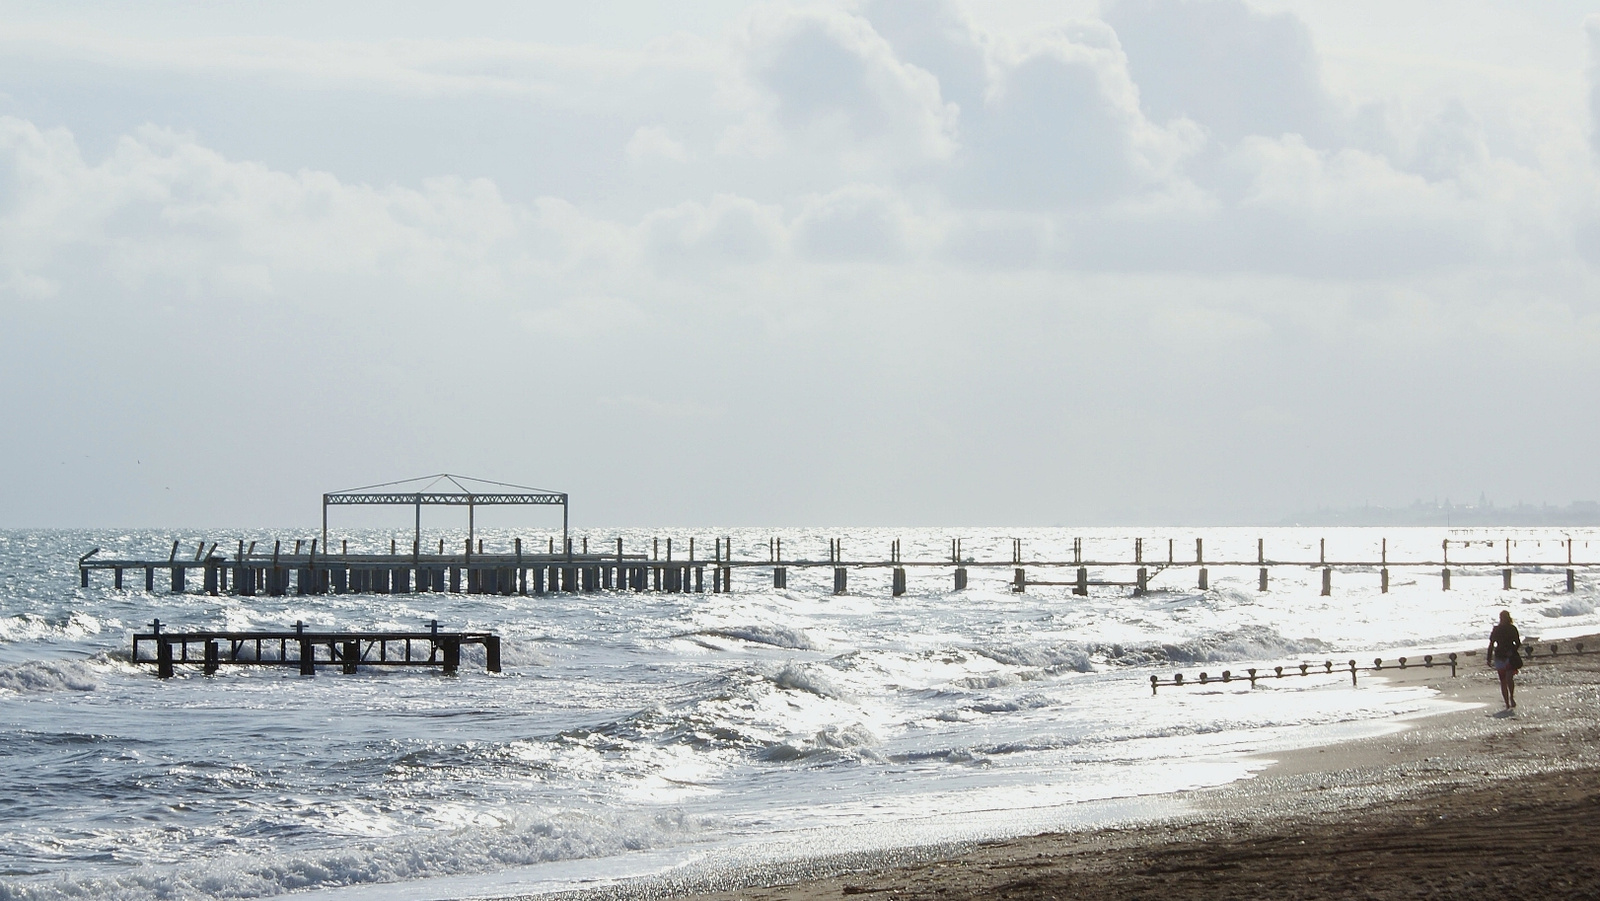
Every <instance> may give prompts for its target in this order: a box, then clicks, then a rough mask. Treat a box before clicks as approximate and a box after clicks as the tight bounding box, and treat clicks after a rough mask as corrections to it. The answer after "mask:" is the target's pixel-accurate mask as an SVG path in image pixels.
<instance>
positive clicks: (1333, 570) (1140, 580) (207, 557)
mask: <svg viewBox="0 0 1600 901" xmlns="http://www.w3.org/2000/svg"><path fill="white" fill-rule="evenodd" d="M564 543H565V547H558V546H557V545H556V539H555V538H554V537H550V538H548V539H547V540H546V542H545V543H544V546H542V547H539V548H537V550H535V549H533V548H532V547H530V546H529V545H528V544H525V543H524V541H523V539H521V538H516V539H513V540H512V541H511V544H510V547H502V548H498V549H486V548H485V542H484V540H483V539H481V538H480V539H476V540H474V539H470V538H469V539H467V540H466V541H465V542H463V543H462V544H461V545H460V546H458V547H448V546H446V544H445V542H444V540H443V539H440V540H439V541H438V542H436V543H435V544H434V545H432V546H423V545H422V544H421V543H420V542H419V541H415V540H414V541H413V542H412V544H411V546H410V547H404V548H402V547H400V546H399V544H398V541H397V540H391V542H390V547H389V549H388V552H387V553H385V552H371V551H367V552H357V553H352V552H350V550H349V547H348V545H347V543H345V542H341V544H340V546H339V547H338V548H337V549H335V550H333V551H331V552H329V551H328V550H327V549H325V548H324V547H322V546H321V544H320V539H317V538H311V539H294V540H292V541H290V542H285V541H281V540H279V541H274V542H273V543H272V546H271V547H270V548H268V547H265V546H262V545H261V543H260V542H249V543H246V542H244V541H238V542H236V544H235V546H234V547H233V548H229V549H228V550H227V551H223V550H221V546H220V545H219V544H218V543H216V542H211V543H209V544H208V543H207V542H204V541H202V542H200V543H199V544H198V545H197V546H196V547H195V549H194V551H193V553H192V554H191V553H187V552H184V553H180V544H179V542H176V541H174V542H173V543H172V546H171V549H170V551H169V553H168V554H167V556H166V557H165V558H155V559H149V558H125V559H124V558H106V557H101V556H99V548H95V549H93V550H91V551H89V552H88V553H86V554H84V555H83V556H81V557H79V558H78V573H79V584H80V585H81V586H82V587H84V588H87V587H89V586H90V584H91V574H92V573H96V572H102V573H106V572H108V573H109V574H110V575H111V581H112V587H113V588H127V587H133V586H129V585H128V584H127V579H128V576H129V574H130V573H131V574H135V577H142V580H143V588H144V590H145V591H147V592H156V591H157V590H159V589H166V590H168V591H170V592H171V593H174V594H182V593H186V592H190V591H198V592H203V593H205V594H211V595H217V594H232V595H242V596H247V597H248V596H253V595H268V596H283V595H289V594H293V595H317V594H412V593H421V592H451V593H465V594H498V595H545V594H553V593H578V592H596V591H636V592H642V591H650V592H663V593H680V592H692V593H702V592H706V591H708V590H709V591H711V592H713V593H722V592H729V591H733V590H735V587H736V585H738V586H740V587H745V588H747V589H754V588H765V587H768V586H770V587H773V588H777V589H786V588H788V587H789V585H788V583H789V578H788V577H789V572H790V571H791V570H797V569H798V570H807V569H813V570H814V569H825V570H832V580H831V586H832V593H833V594H846V593H848V592H849V590H850V575H851V573H852V572H859V571H862V570H880V571H881V570H889V576H890V578H889V583H890V588H889V591H890V593H891V594H892V595H893V596H896V597H898V596H900V595H902V594H905V593H906V591H907V586H908V584H909V583H908V578H907V573H908V571H923V572H926V571H929V570H943V571H945V573H947V576H946V578H947V579H948V580H949V581H948V582H947V583H946V584H948V585H950V587H951V588H952V589H954V590H957V591H960V590H963V589H966V588H967V587H968V585H969V579H970V577H971V574H972V572H973V571H980V572H985V573H987V574H988V575H989V577H990V578H991V579H995V580H997V581H998V580H1003V582H1004V583H1005V584H1007V585H1008V586H1009V588H1010V590H1011V591H1013V592H1025V591H1029V590H1031V589H1035V588H1040V587H1064V588H1068V589H1070V591H1071V593H1072V594H1074V595H1079V596H1085V595H1088V594H1089V592H1090V590H1091V589H1095V588H1116V589H1131V590H1132V592H1133V593H1134V594H1135V595H1142V594H1145V593H1146V592H1149V591H1151V590H1153V589H1152V588H1151V583H1152V581H1153V580H1154V579H1156V578H1157V577H1158V576H1160V575H1162V574H1164V573H1165V574H1167V575H1168V577H1169V579H1168V585H1169V586H1170V584H1171V579H1170V577H1171V575H1173V574H1177V573H1182V574H1184V578H1183V582H1182V583H1180V584H1184V585H1193V586H1194V587H1195V588H1198V589H1200V590H1205V589H1207V588H1209V587H1210V583H1211V575H1212V573H1213V572H1214V571H1217V570H1230V571H1233V572H1235V573H1237V572H1239V571H1240V570H1243V571H1246V572H1250V573H1251V574H1252V575H1253V576H1254V577H1255V578H1254V579H1253V581H1254V583H1255V588H1256V590H1257V591H1263V592H1265V591H1269V590H1270V589H1271V586H1272V584H1273V581H1274V576H1273V573H1274V572H1275V571H1278V570H1283V569H1293V570H1300V571H1306V570H1312V571H1316V572H1318V573H1319V575H1320V581H1321V593H1322V594H1323V595H1324V596H1328V595H1331V594H1332V593H1333V591H1334V588H1335V585H1336V584H1348V582H1347V579H1350V578H1358V577H1359V578H1363V579H1372V580H1373V582H1375V583H1376V587H1377V588H1378V589H1379V591H1380V592H1382V593H1388V591H1389V588H1390V576H1391V570H1394V569H1403V570H1406V571H1408V572H1413V573H1422V572H1431V573H1435V574H1436V578H1437V579H1438V585H1439V588H1440V589H1441V590H1444V591H1449V590H1451V584H1452V579H1453V578H1459V577H1461V576H1476V577H1480V578H1481V577H1484V576H1489V577H1494V576H1498V581H1499V585H1500V588H1501V589H1502V590H1506V591H1510V590H1512V589H1513V587H1514V586H1515V585H1516V584H1517V576H1518V575H1519V574H1531V573H1538V574H1549V573H1552V572H1556V573H1561V574H1562V575H1563V576H1564V577H1565V579H1564V582H1565V584H1564V587H1565V590H1566V591H1567V592H1569V593H1570V592H1574V591H1576V588H1577V574H1578V573H1579V572H1580V571H1589V570H1592V569H1593V568H1595V567H1596V566H1600V563H1597V562H1595V561H1590V560H1575V559H1574V550H1573V542H1572V540H1571V539H1570V538H1568V539H1565V542H1564V544H1565V546H1564V548H1563V554H1562V555H1561V558H1562V559H1558V560H1549V559H1545V560H1533V559H1517V558H1516V557H1515V556H1514V555H1513V553H1512V546H1513V542H1511V541H1502V542H1500V544H1501V545H1503V547H1504V553H1503V556H1501V557H1499V558H1498V559H1495V558H1493V557H1489V556H1487V555H1485V554H1484V553H1483V552H1482V551H1481V550H1476V549H1477V548H1483V547H1485V545H1486V544H1493V542H1485V541H1482V540H1473V541H1451V540H1445V541H1444V542H1443V543H1442V544H1441V545H1440V548H1439V551H1440V553H1439V555H1438V556H1437V557H1435V558H1432V559H1391V558H1390V555H1389V551H1388V542H1387V540H1384V541H1383V542H1382V544H1381V545H1380V546H1379V547H1378V548H1377V550H1378V553H1377V555H1375V556H1374V557H1373V558H1371V559H1359V558H1346V559H1334V558H1330V557H1329V556H1328V554H1327V551H1326V546H1327V545H1326V542H1325V541H1324V542H1321V544H1320V550H1319V552H1318V554H1317V556H1316V557H1314V558H1302V557H1296V556H1286V557H1274V556H1271V555H1269V554H1268V553H1267V547H1266V543H1265V541H1264V540H1258V541H1257V542H1256V553H1255V555H1254V556H1253V557H1252V558H1249V559H1233V558H1211V557H1207V555H1206V551H1205V542H1204V539H1201V538H1196V539H1195V540H1194V550H1193V555H1192V556H1189V555H1187V554H1185V555H1183V556H1179V555H1178V554H1177V547H1176V541H1175V540H1169V541H1167V542H1165V547H1162V548H1159V551H1160V553H1157V554H1152V553H1150V550H1151V549H1150V548H1148V547H1147V546H1146V545H1147V542H1146V541H1145V540H1144V539H1134V540H1133V541H1131V542H1130V545H1129V546H1128V548H1127V551H1128V553H1127V555H1126V556H1111V555H1105V554H1103V553H1102V554H1101V555H1098V556H1094V557H1091V556H1089V555H1087V554H1085V553H1084V547H1083V542H1082V540H1081V539H1078V540H1075V541H1074V542H1073V549H1072V556H1071V557H1070V558H1067V559H1053V558H1050V557H1045V556H1034V555H1031V554H1029V553H1027V550H1026V548H1025V547H1024V544H1023V541H1022V539H1012V544H1011V554H1010V556H1009V558H999V559H977V558H974V557H973V556H972V555H969V554H967V553H966V552H965V548H964V543H963V539H960V538H952V539H950V553H949V555H948V556H947V557H943V558H941V559H907V558H905V557H904V556H903V555H902V553H901V548H900V542H898V541H894V542H891V543H890V545H889V547H888V548H887V549H886V553H885V554H884V555H883V556H881V557H870V556H865V555H862V556H854V557H852V556H848V555H847V554H846V552H845V549H844V545H843V542H842V541H841V540H838V539H831V540H829V541H828V542H827V551H826V554H819V555H816V556H793V557H790V556H785V554H784V548H783V542H782V540H781V539H772V540H770V541H769V542H768V543H767V544H766V546H765V547H764V548H757V549H756V551H757V552H756V553H755V554H751V553H750V550H751V549H750V548H748V547H747V548H745V549H744V552H743V553H741V554H735V553H734V552H733V541H732V539H731V538H723V537H718V538H715V539H713V541H712V556H711V557H710V558H706V557H704V556H703V555H702V556H699V557H697V556H696V539H694V538H690V539H689V540H688V542H687V549H688V555H687V557H686V558H685V557H683V556H677V557H675V556H674V546H673V539H671V538H667V539H664V540H663V539H660V538H656V539H652V540H651V541H650V544H649V547H648V549H638V550H634V549H627V548H625V547H624V542H623V539H621V538H613V539H611V540H609V541H607V542H605V543H604V544H603V545H601V544H599V543H598V542H597V543H596V546H597V547H599V546H603V547H605V548H606V550H605V551H603V552H602V551H598V550H597V549H596V548H594V547H591V544H590V541H589V538H588V537H582V538H578V539H573V538H566V539H564ZM1101 544H1105V542H1101ZM681 546H682V545H680V547H681ZM699 547H701V548H704V547H705V544H704V543H701V544H700V545H699ZM761 551H765V553H761ZM1474 552H1475V555H1474V556H1468V554H1469V553H1474ZM1452 555H1453V556H1452ZM757 574H759V575H757ZM1336 574H1337V575H1338V576H1339V578H1338V579H1337V580H1336V579H1335V575H1336ZM736 575H737V578H736ZM1091 576H1093V577H1092V578H1091ZM827 584H828V582H827V581H826V580H825V581H824V585H827Z"/></svg>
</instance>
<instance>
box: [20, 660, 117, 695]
mask: <svg viewBox="0 0 1600 901" xmlns="http://www.w3.org/2000/svg"><path fill="white" fill-rule="evenodd" d="M99 687H100V678H99V676H98V675H96V673H95V671H94V667H93V666H92V665H90V664H89V663H87V662H85V661H82V660H28V661H25V662H23V663H13V664H10V665H7V666H0V691H9V692H14V693H16V694H28V695H32V694H50V693H53V692H58V691H94V690H95V689H96V688H99Z"/></svg>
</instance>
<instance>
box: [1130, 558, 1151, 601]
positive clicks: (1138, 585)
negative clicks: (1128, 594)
mask: <svg viewBox="0 0 1600 901" xmlns="http://www.w3.org/2000/svg"><path fill="white" fill-rule="evenodd" d="M1149 593H1150V570H1148V569H1146V568H1145V567H1143V566H1141V567H1139V573H1138V581H1137V582H1135V583H1134V587H1133V595H1134V597H1143V596H1144V595H1146V594H1149Z"/></svg>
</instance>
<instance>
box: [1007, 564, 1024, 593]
mask: <svg viewBox="0 0 1600 901" xmlns="http://www.w3.org/2000/svg"><path fill="white" fill-rule="evenodd" d="M1027 590H1028V571H1027V570H1025V569H1023V568H1022V567H1020V566H1019V567H1016V568H1015V569H1013V570H1012V571H1011V591H1012V592H1013V593H1021V592H1024V591H1027Z"/></svg>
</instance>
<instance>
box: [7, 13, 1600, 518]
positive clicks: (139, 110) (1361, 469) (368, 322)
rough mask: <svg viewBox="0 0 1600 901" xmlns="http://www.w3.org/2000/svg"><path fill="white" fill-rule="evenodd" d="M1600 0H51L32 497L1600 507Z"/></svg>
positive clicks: (21, 510) (10, 191) (257, 510)
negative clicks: (529, 493) (401, 482)
mask: <svg viewBox="0 0 1600 901" xmlns="http://www.w3.org/2000/svg"><path fill="white" fill-rule="evenodd" d="M1592 8H1593V7H1592V5H1591V4H1590V3H1587V2H1564V0H1547V2H1511V0H1453V2H1448V3H1445V2H1408V0H1383V2H1378V0H1341V2H1338V3H1329V2H1311V0H1306V2H1298V0H1123V2H1103V3H1097V2H1093V0H1066V2H1059V0H1058V2H1029V0H983V2H976V0H974V2H961V0H945V2H908V0H865V2H853V0H839V2H824V3H793V4H790V3H758V4H750V3H741V2H731V0H698V2H694V0H690V2H683V3H675V4H664V3H657V2H592V3H588V4H574V3H570V2H561V3H530V2H503V3H496V2H454V3H450V4H439V3H397V2H393V0H385V2H370V3H369V2H344V3H328V2H294V0H281V2H275V3H270V4H259V3H248V2H242V0H241V2H220V3H198V2H145V3H140V4H125V3H120V2H116V3H113V2H104V3H60V2H38V3H27V2H0V313H3V318H0V379H3V382H0V412H3V414H4V431H5V435H6V437H5V440H4V442H3V444H0V463H3V464H4V468H5V476H4V479H3V482H0V485H3V487H0V525H5V526H76V525H82V526H135V525H158V526H183V525H196V526H198V525H218V526H221V525H232V526H255V525H262V526H268V525H311V524H314V523H315V522H316V521H317V517H318V496H319V495H320V493H321V492H323V491H330V490H336V489H341V488H347V487H351V486H355V485H363V484H367V483H372V482H379V481H385V480H390V479H401V478H406V477H409V476H416V475H423V474H426V473H433V472H440V471H450V472H458V473H465V474H467V475H472V476H480V477H483V478H489V479H497V480H501V481H507V482H516V483H522V484H529V485H534V486H537V487H542V488H550V489H554V490H563V491H567V492H570V493H571V495H572V497H573V521H574V523H575V524H576V525H578V526H607V525H619V526H620V525H663V526H669V525H682V526H712V525H730V526H732V525H847V524H860V525H953V526H954V525H971V526H977V525H1077V524H1135V523H1167V524H1186V525H1187V524H1233V523H1257V522H1275V521H1277V520H1279V519H1281V518H1282V517H1283V516H1285V515H1287V514H1289V513H1291V512H1294V511H1297V510H1303V509H1306V508H1311V507H1316V506H1318V505H1330V506H1338V505H1359V504H1362V503H1372V504H1383V505H1404V504H1408V503H1410V502H1411V501H1412V500H1414V499H1417V498H1423V499H1427V500H1432V499H1434V498H1438V499H1440V500H1444V499H1446V498H1450V499H1453V500H1455V501H1457V502H1462V501H1476V500H1477V498H1478V497H1479V495H1480V493H1483V494H1485V495H1487V496H1488V498H1489V499H1490V500H1492V501H1494V502H1496V503H1504V504H1512V503H1516V502H1517V501H1519V500H1522V501H1529V502H1535V503H1537V502H1544V501H1548V502H1552V503H1566V502H1568V501H1571V500H1575V499H1576V500H1583V499H1596V498H1600V465H1597V456H1600V415H1597V414H1600V399H1597V398H1600V128H1597V121H1600V86H1597V83H1600V74H1597V73H1600V17H1594V16H1591V15H1590V13H1589V10H1590V9H1592ZM445 10H448V11H445ZM400 518H401V519H404V518H405V517H404V516H403V515H402V516H401V517H400Z"/></svg>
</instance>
